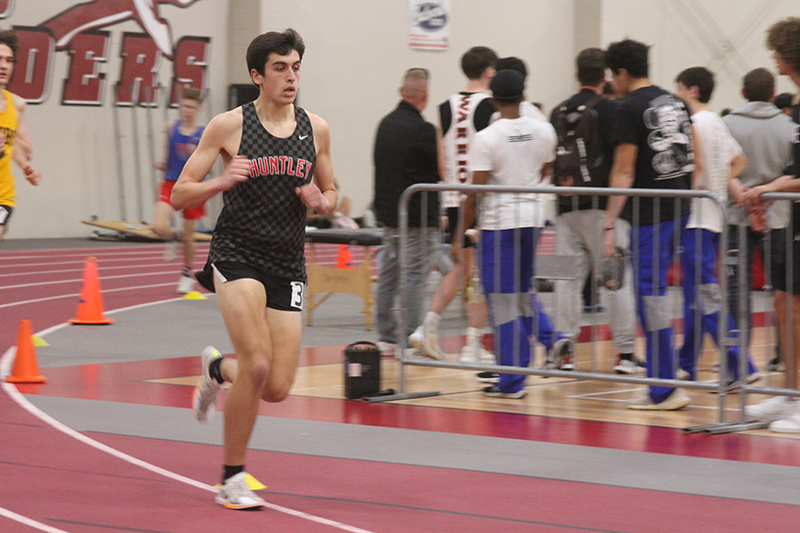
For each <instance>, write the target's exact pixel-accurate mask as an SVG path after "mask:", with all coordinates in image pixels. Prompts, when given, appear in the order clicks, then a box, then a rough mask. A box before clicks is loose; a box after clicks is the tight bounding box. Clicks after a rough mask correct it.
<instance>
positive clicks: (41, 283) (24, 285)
mask: <svg viewBox="0 0 800 533" xmlns="http://www.w3.org/2000/svg"><path fill="white" fill-rule="evenodd" d="M176 272H177V270H175V269H172V270H158V271H154V272H140V273H138V274H120V275H119V276H100V281H101V282H102V281H107V280H110V279H120V278H126V279H128V278H141V277H144V276H147V277H150V276H167V275H171V274H175V273H176ZM82 281H83V278H78V279H62V280H55V281H37V282H36V283H20V284H19V285H5V286H0V291H2V290H5V289H24V288H27V287H42V286H46V285H60V284H62V283H80V282H82Z"/></svg>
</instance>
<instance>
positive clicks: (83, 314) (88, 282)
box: [69, 257, 114, 324]
mask: <svg viewBox="0 0 800 533" xmlns="http://www.w3.org/2000/svg"><path fill="white" fill-rule="evenodd" d="M69 322H71V323H73V324H111V323H112V322H114V319H113V318H106V317H105V316H104V315H103V295H102V294H100V277H99V276H98V274H97V259H95V258H94V257H90V258H89V259H87V260H86V268H84V270H83V287H81V299H80V301H79V303H78V316H77V317H75V318H73V319H72V320H70V321H69Z"/></svg>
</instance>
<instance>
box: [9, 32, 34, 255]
mask: <svg viewBox="0 0 800 533" xmlns="http://www.w3.org/2000/svg"><path fill="white" fill-rule="evenodd" d="M18 49H19V46H18V45H17V35H16V34H15V33H14V32H12V31H10V30H5V31H0V90H2V98H0V243H2V242H3V236H4V235H5V233H6V226H7V225H8V220H9V219H10V218H11V213H12V212H13V211H14V200H15V198H16V191H17V190H16V186H15V184H14V175H13V174H12V173H11V160H12V159H13V160H14V162H15V163H16V164H17V165H19V168H21V169H22V171H23V172H24V173H25V179H27V180H28V181H29V182H31V185H39V182H40V181H41V179H42V175H41V174H40V173H39V171H38V170H37V169H36V168H34V167H32V166H31V165H30V163H29V162H30V159H31V155H32V153H33V146H32V144H31V138H30V135H29V133H28V127H27V126H26V125H25V120H24V118H23V113H24V111H25V106H26V105H27V104H26V103H25V100H23V99H22V98H21V97H19V96H17V95H16V94H13V93H10V92H8V90H6V87H7V86H8V82H9V81H10V80H11V74H13V72H14V63H16V61H17V60H16V56H17V50H18Z"/></svg>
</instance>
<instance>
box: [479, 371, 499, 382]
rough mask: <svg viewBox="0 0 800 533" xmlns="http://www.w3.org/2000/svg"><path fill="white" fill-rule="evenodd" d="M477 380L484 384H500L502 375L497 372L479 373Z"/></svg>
mask: <svg viewBox="0 0 800 533" xmlns="http://www.w3.org/2000/svg"><path fill="white" fill-rule="evenodd" d="M475 378H476V379H477V380H478V381H480V382H482V383H500V374H498V373H497V372H478V373H477V374H475Z"/></svg>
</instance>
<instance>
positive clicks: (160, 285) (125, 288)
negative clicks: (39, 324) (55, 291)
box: [0, 282, 175, 314]
mask: <svg viewBox="0 0 800 533" xmlns="http://www.w3.org/2000/svg"><path fill="white" fill-rule="evenodd" d="M172 285H175V283H172V282H170V283H156V284H153V285H136V286H135V287H122V288H120V289H103V294H107V293H109V292H121V291H134V290H137V289H154V288H156V287H169V286H172ZM78 297H80V293H76V294H62V295H60V296H48V297H46V298H36V299H34V300H22V301H19V302H11V303H7V304H0V309H3V308H6V307H15V306H18V305H27V304H35V303H39V302H49V301H50V300H61V299H62V298H78ZM106 314H108V312H106Z"/></svg>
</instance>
